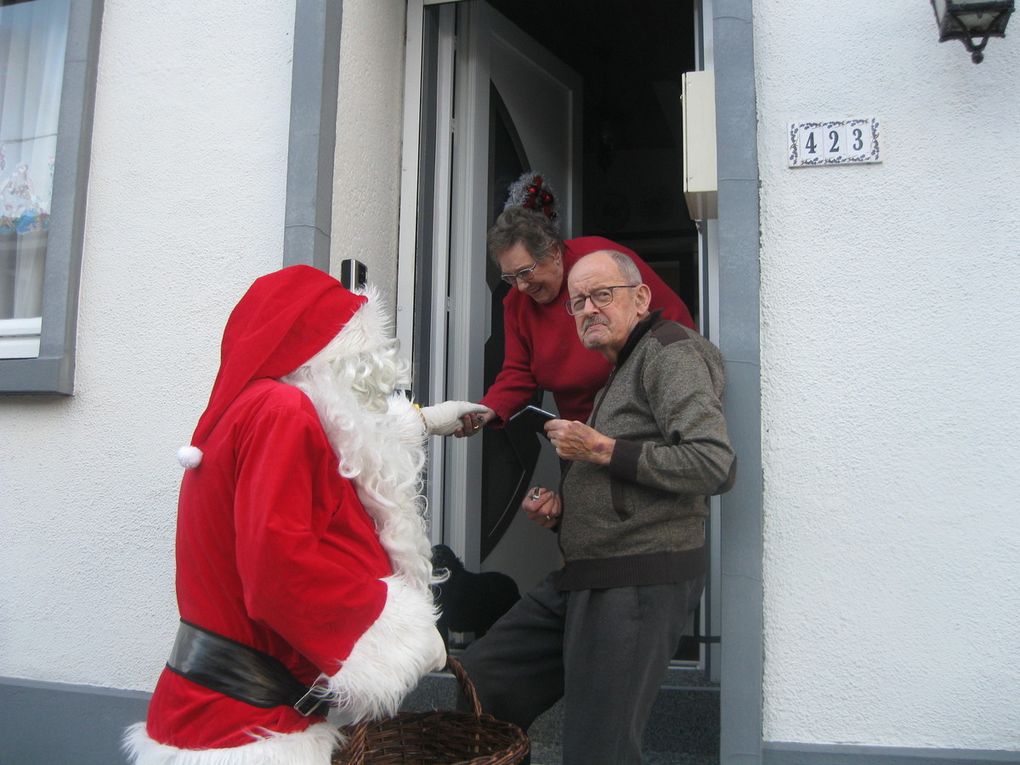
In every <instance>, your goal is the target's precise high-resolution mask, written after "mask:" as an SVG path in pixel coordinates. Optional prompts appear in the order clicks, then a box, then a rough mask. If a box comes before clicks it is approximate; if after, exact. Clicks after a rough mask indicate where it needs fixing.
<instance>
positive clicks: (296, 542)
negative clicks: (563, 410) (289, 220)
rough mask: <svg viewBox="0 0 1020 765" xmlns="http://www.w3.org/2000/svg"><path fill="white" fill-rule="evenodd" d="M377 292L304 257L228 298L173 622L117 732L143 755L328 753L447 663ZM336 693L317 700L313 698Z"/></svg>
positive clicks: (182, 531) (263, 759)
mask: <svg viewBox="0 0 1020 765" xmlns="http://www.w3.org/2000/svg"><path fill="white" fill-rule="evenodd" d="M387 329H388V327H387V325H386V322H385V320H384V318H383V315H382V312H381V310H380V307H379V305H378V301H377V300H376V299H375V297H374V296H372V295H369V297H368V298H366V297H365V296H362V295H356V294H354V293H351V292H349V291H347V290H346V289H344V287H343V286H341V285H340V283H339V282H337V281H336V280H335V279H333V278H332V277H330V276H328V275H327V274H325V273H323V272H321V271H318V270H316V269H313V268H310V267H307V266H292V267H290V268H285V269H283V270H281V271H278V272H275V273H273V274H269V275H268V276H265V277H262V278H260V279H258V280H256V282H255V283H254V284H253V285H252V287H251V288H250V289H249V290H248V292H247V293H246V294H245V295H244V297H243V298H242V299H241V301H240V302H239V303H238V305H237V307H236V308H235V309H234V311H233V313H232V314H231V316H230V319H229V321H228V322H227V326H226V329H225V331H224V335H223V343H222V351H221V364H220V369H219V374H218V376H217V378H216V382H215V384H214V386H213V390H212V394H211V396H210V398H209V405H208V407H207V408H206V410H205V412H204V413H203V414H202V417H201V418H200V420H199V422H198V426H197V427H196V429H195V432H194V436H193V438H192V441H191V446H189V447H185V448H184V449H182V450H181V452H180V453H179V455H178V456H179V458H180V459H181V461H182V464H185V466H186V467H189V468H190V469H189V470H188V471H187V472H186V473H185V475H184V479H183V481H182V485H181V491H180V500H179V505H178V523H177V547H176V555H177V600H178V607H179V609H180V616H181V627H180V631H179V633H178V636H177V640H176V642H175V644H174V648H173V650H172V651H171V655H170V660H169V661H168V662H167V667H166V669H164V671H163V673H162V675H161V676H160V679H159V682H158V684H157V685H156V689H155V692H154V694H153V697H152V701H151V702H150V704H149V712H148V719H147V722H145V723H138V724H137V725H135V726H132V728H130V729H129V730H128V733H127V736H126V739H125V747H126V749H127V750H128V752H129V755H130V756H131V757H132V759H133V761H134V762H135V763H138V765H149V764H150V763H159V764H160V765H227V764H229V765H256V764H258V765H276V763H279V764H280V765H283V764H284V763H286V765H306V764H307V765H328V763H329V761H330V755H331V753H332V751H333V750H334V748H335V747H336V746H337V745H338V743H339V738H340V736H339V733H338V731H337V728H336V726H335V725H334V724H332V723H330V722H327V720H326V716H325V715H326V710H327V706H329V705H332V706H333V707H334V708H335V709H336V710H337V711H336V714H337V715H339V717H340V718H341V719H340V721H341V722H353V721H357V720H361V719H366V718H377V717H381V716H385V715H389V714H393V713H394V712H395V711H396V710H397V707H398V706H399V704H400V702H401V700H402V699H403V697H404V696H405V695H406V694H407V693H408V692H409V691H410V690H411V689H413V688H414V687H415V685H416V684H417V682H418V680H419V679H420V678H421V677H422V675H424V674H425V673H427V672H429V671H431V670H435V669H439V668H441V667H442V665H443V664H444V662H445V651H444V649H443V643H442V640H441V638H440V637H439V634H438V632H437V631H436V629H435V620H436V613H435V609H434V606H433V601H432V595H431V591H430V587H429V585H430V579H431V566H430V562H429V552H430V546H429V541H428V539H427V537H426V534H425V529H424V522H423V517H422V510H423V507H422V499H421V497H420V488H421V485H420V473H421V467H422V465H423V462H424V437H425V431H424V428H423V423H422V420H423V418H422V417H421V416H419V412H417V411H415V409H414V408H413V406H412V404H411V403H409V402H408V401H407V399H406V398H405V397H404V396H402V395H400V394H399V393H395V392H394V391H395V390H396V388H397V387H398V386H399V385H400V383H401V382H402V380H401V379H400V378H401V375H403V374H405V370H406V366H403V365H402V364H401V363H399V362H398V360H397V356H396V353H397V348H396V343H395V341H394V340H392V339H390V338H389V336H388V332H387ZM320 702H325V703H320Z"/></svg>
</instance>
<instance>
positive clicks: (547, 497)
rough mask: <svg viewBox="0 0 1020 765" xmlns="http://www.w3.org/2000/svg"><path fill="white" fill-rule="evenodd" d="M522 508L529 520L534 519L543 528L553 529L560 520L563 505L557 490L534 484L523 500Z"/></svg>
mask: <svg viewBox="0 0 1020 765" xmlns="http://www.w3.org/2000/svg"><path fill="white" fill-rule="evenodd" d="M521 510H523V511H524V513H525V515H527V516H528V520H529V521H534V522H535V523H537V524H538V525H539V526H541V527H542V528H543V529H551V528H553V527H554V526H555V525H556V524H557V523H559V522H560V513H561V512H563V506H562V504H561V503H560V495H559V494H557V493H556V492H555V491H549V489H543V488H542V487H541V486H533V487H532V488H530V489H528V493H527V495H525V497H524V501H523V502H521Z"/></svg>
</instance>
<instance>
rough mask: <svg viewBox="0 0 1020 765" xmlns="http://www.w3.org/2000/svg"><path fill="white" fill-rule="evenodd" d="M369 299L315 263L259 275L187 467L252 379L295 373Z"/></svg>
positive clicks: (227, 345) (227, 332) (239, 313)
mask: <svg viewBox="0 0 1020 765" xmlns="http://www.w3.org/2000/svg"><path fill="white" fill-rule="evenodd" d="M367 300H368V298H366V297H364V296H363V295H355V294H354V293H353V292H350V291H349V290H347V289H346V288H345V287H344V286H343V285H342V284H340V282H338V281H337V280H336V279H334V278H333V277H332V276H330V275H329V274H327V273H325V272H323V271H320V270H318V269H316V268H312V267H311V266H304V265H298V266H288V267H287V268H284V269H281V270H280V271H275V272H273V273H271V274H268V275H266V276H262V277H260V278H258V279H256V280H255V282H254V283H253V284H252V285H251V287H250V288H249V289H248V291H247V292H246V293H245V294H244V297H242V298H241V300H240V301H239V302H238V304H237V306H235V308H234V310H233V311H232V312H231V314H230V318H229V319H228V320H227V326H226V328H225V329H224V330H223V342H222V344H221V346H220V370H219V373H218V374H217V375H216V382H214V383H213V388H212V393H211V394H210V395H209V404H208V405H207V406H206V408H205V411H204V412H203V413H202V416H201V417H200V418H199V420H198V425H197V426H196V427H195V432H194V434H193V435H192V437H191V445H190V446H182V447H181V448H180V449H179V450H178V452H177V459H178V461H179V462H180V463H181V465H183V466H184V467H186V468H194V467H198V465H199V464H201V462H202V451H201V448H200V447H201V445H202V443H203V442H204V441H205V439H206V438H207V437H208V435H209V433H210V432H211V431H212V429H213V428H214V427H215V426H216V423H217V422H219V419H220V417H221V416H222V415H223V412H224V411H226V409H227V407H228V406H230V404H231V402H233V400H234V399H235V398H236V397H237V395H238V394H239V393H240V392H241V391H242V390H243V389H244V387H245V386H246V385H247V384H248V383H249V382H251V381H252V380H257V379H259V378H261V377H282V376H283V375H286V374H289V373H290V372H293V371H294V370H295V369H297V368H298V367H299V366H301V365H302V364H303V363H305V362H306V361H308V359H310V358H311V357H312V356H314V355H315V354H316V353H318V352H319V351H321V350H322V349H323V348H324V347H325V346H326V345H327V344H328V343H329V342H330V340H332V339H333V338H334V337H336V336H337V335H338V334H339V333H340V330H342V329H343V328H344V326H345V325H346V324H347V322H348V321H350V319H351V317H352V316H354V314H355V313H356V312H357V311H358V309H359V308H361V306H362V305H364V304H365V303H366V302H367Z"/></svg>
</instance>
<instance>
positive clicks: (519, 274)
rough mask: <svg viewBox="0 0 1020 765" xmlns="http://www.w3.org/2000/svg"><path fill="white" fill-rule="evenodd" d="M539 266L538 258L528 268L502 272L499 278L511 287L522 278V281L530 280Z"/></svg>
mask: <svg viewBox="0 0 1020 765" xmlns="http://www.w3.org/2000/svg"><path fill="white" fill-rule="evenodd" d="M536 268H538V261H537V260H536V261H535V263H534V265H530V266H528V267H527V268H522V269H521V270H520V271H514V272H513V273H512V274H500V275H499V278H500V279H502V280H503V281H505V282H506V283H507V284H509V285H510V286H511V287H513V286H514V284H515V283H516V282H517V280H518V279H519V280H521V281H522V282H530V281H531V277H532V276H534V274H535V269H536Z"/></svg>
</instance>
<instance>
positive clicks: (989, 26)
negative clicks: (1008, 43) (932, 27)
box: [931, 0, 1013, 64]
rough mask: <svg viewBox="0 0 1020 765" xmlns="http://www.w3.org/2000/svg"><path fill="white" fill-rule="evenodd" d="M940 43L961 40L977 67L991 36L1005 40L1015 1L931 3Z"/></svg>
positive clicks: (936, 0) (942, 0)
mask: <svg viewBox="0 0 1020 765" xmlns="http://www.w3.org/2000/svg"><path fill="white" fill-rule="evenodd" d="M931 5H932V8H934V9H935V21H936V22H937V23H938V25H939V42H945V41H946V40H960V41H961V42H963V45H964V47H966V48H967V50H969V51H970V58H971V61H973V62H974V63H975V64H980V63H981V61H982V60H983V59H984V57H985V54H984V49H985V45H987V44H988V38H989V37H1005V36H1006V24H1007V23H1008V22H1009V15H1010V14H1011V13H1012V12H1013V0H931Z"/></svg>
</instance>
